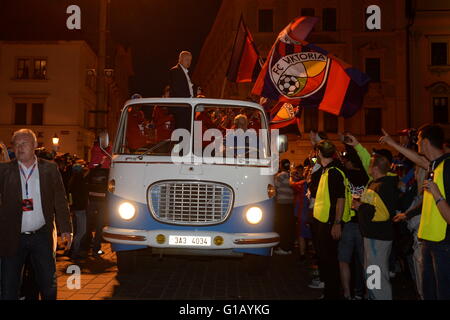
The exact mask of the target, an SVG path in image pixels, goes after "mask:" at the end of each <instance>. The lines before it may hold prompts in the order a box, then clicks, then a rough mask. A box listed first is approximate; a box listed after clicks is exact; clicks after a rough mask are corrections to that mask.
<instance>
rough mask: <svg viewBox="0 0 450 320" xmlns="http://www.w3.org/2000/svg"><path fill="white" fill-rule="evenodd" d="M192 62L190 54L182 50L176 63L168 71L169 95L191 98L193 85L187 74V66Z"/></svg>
mask: <svg viewBox="0 0 450 320" xmlns="http://www.w3.org/2000/svg"><path fill="white" fill-rule="evenodd" d="M191 63H192V54H191V53H190V52H189V51H182V52H180V55H179V57H178V64H177V65H176V66H174V67H172V68H171V69H170V71H169V86H170V97H172V98H192V97H194V85H193V83H192V81H191V77H190V75H189V67H190V66H191Z"/></svg>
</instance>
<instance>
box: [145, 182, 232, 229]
mask: <svg viewBox="0 0 450 320" xmlns="http://www.w3.org/2000/svg"><path fill="white" fill-rule="evenodd" d="M147 200H148V204H149V209H150V212H151V213H152V215H153V217H154V218H155V219H156V220H158V221H161V222H164V223H171V224H183V225H208V224H218V223H221V222H223V221H225V220H226V219H227V217H228V215H229V213H230V211H231V209H232V207H233V200H234V194H233V190H232V189H231V187H229V186H227V185H225V184H221V183H216V182H198V181H162V182H157V183H155V184H153V185H151V186H150V188H149V190H148V194H147Z"/></svg>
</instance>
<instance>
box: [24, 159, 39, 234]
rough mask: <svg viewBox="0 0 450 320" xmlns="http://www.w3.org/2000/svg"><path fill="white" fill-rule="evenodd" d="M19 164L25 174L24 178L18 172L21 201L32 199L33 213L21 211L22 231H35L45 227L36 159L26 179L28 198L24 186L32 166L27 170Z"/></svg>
mask: <svg viewBox="0 0 450 320" xmlns="http://www.w3.org/2000/svg"><path fill="white" fill-rule="evenodd" d="M18 162H19V167H20V168H22V170H23V172H24V173H25V177H24V175H23V174H22V172H20V182H21V184H22V199H33V211H23V212H22V231H21V232H27V231H36V230H39V229H40V228H42V227H43V226H44V225H45V218H44V212H43V210H42V202H41V186H40V181H39V168H38V164H37V159H35V162H34V164H36V167H35V168H34V170H33V173H32V175H31V176H30V178H29V179H28V197H27V194H26V189H25V184H26V178H27V177H28V175H29V174H30V172H31V169H32V168H33V166H34V164H33V165H31V166H30V167H29V168H27V167H25V166H24V165H23V164H22V162H20V161H18Z"/></svg>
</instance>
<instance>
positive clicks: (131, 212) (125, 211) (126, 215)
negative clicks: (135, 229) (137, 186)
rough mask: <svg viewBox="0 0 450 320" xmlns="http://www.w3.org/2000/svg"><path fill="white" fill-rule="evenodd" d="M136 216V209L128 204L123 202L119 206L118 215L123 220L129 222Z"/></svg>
mask: <svg viewBox="0 0 450 320" xmlns="http://www.w3.org/2000/svg"><path fill="white" fill-rule="evenodd" d="M135 214H136V208H135V207H134V205H132V204H131V203H129V202H124V203H122V204H121V205H120V206H119V215H120V217H121V218H122V219H124V220H131V219H133V218H134V216H135Z"/></svg>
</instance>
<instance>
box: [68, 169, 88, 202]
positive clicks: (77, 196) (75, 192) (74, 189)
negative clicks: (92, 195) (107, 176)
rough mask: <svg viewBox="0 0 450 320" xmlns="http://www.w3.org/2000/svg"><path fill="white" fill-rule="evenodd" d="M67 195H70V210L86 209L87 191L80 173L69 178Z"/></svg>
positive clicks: (86, 184)
mask: <svg viewBox="0 0 450 320" xmlns="http://www.w3.org/2000/svg"><path fill="white" fill-rule="evenodd" d="M69 193H71V194H72V210H86V209H87V205H88V196H89V189H88V182H87V178H85V177H84V176H83V173H82V172H77V173H74V174H73V175H72V177H71V178H70V182H69Z"/></svg>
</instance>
